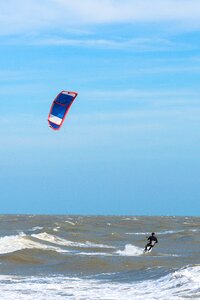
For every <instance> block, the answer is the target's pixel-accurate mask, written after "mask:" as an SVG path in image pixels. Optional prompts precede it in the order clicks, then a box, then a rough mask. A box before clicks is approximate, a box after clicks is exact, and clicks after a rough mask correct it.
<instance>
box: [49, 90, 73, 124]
mask: <svg viewBox="0 0 200 300" xmlns="http://www.w3.org/2000/svg"><path fill="white" fill-rule="evenodd" d="M77 95H78V93H76V92H68V91H62V92H60V93H59V94H58V95H57V97H56V98H55V99H54V101H53V103H52V106H51V109H50V112H49V116H48V123H49V126H50V127H51V128H52V129H54V130H59V129H60V128H61V126H62V124H63V122H64V120H65V117H66V115H67V112H68V110H69V109H70V106H71V105H72V103H73V101H74V99H75V98H76V96H77Z"/></svg>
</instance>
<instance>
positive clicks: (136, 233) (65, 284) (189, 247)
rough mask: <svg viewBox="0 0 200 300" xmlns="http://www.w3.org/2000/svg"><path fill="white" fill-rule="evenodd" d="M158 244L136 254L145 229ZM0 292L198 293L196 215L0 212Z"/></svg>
mask: <svg viewBox="0 0 200 300" xmlns="http://www.w3.org/2000/svg"><path fill="white" fill-rule="evenodd" d="M152 231H154V232H156V234H157V237H158V240H159V244H158V245H156V246H155V247H154V248H153V251H152V252H151V253H149V254H144V253H143V249H144V245H145V243H146V236H148V235H149V234H150V233H151V232H152ZM0 291H1V293H0V299H8V300H9V299H37V300H41V299H50V300H53V299H56V300H57V299H77V300H89V299H92V300H96V299H104V300H111V299H120V300H123V299H126V300H128V299H134V300H137V299H147V300H148V299H159V300H169V299H170V300H171V299H172V300H173V299H200V218H197V217H196V218H195V217H133V216H131V217H124V216H119V217H103V216H102V217H98V216H97V217H96V216H92V217H91V216H33V215H30V216H27V215H26V216H22V215H19V216H16V215H9V216H6V215H2V216H0Z"/></svg>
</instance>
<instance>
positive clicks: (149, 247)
mask: <svg viewBox="0 0 200 300" xmlns="http://www.w3.org/2000/svg"><path fill="white" fill-rule="evenodd" d="M155 244H156V242H154V241H152V243H151V246H148V247H147V250H145V249H144V253H150V252H151V251H152V249H153V247H154V246H155Z"/></svg>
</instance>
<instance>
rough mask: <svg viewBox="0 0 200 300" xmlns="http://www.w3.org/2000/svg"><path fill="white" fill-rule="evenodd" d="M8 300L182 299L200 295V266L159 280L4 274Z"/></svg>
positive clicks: (0, 283)
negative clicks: (114, 279) (127, 281)
mask: <svg viewBox="0 0 200 300" xmlns="http://www.w3.org/2000/svg"><path fill="white" fill-rule="evenodd" d="M0 289H1V299H6V300H13V299H16V300H32V299H37V300H44V299H47V298H48V300H55V299H56V300H61V299H69V300H70V299H73V300H80V299H81V300H99V299H101V300H108V299H109V300H111V299H112V300H119V299H120V300H133V299H134V300H143V299H145V300H152V299H157V300H169V299H170V300H181V299H187V298H190V299H200V267H199V266H196V267H189V268H185V269H181V270H179V271H176V272H173V273H171V274H169V275H166V276H163V277H161V278H160V279H157V280H146V281H141V282H130V283H124V282H123V283H120V282H117V283H115V282H111V281H100V280H94V279H93V280H92V279H81V278H69V277H64V276H63V277H62V276H55V277H46V278H45V277H43V278H41V277H18V276H3V275H0Z"/></svg>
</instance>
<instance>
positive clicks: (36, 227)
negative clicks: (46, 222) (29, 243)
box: [28, 226, 43, 231]
mask: <svg viewBox="0 0 200 300" xmlns="http://www.w3.org/2000/svg"><path fill="white" fill-rule="evenodd" d="M42 229H43V227H41V226H35V227H33V228H31V229H29V230H28V231H37V230H42Z"/></svg>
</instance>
